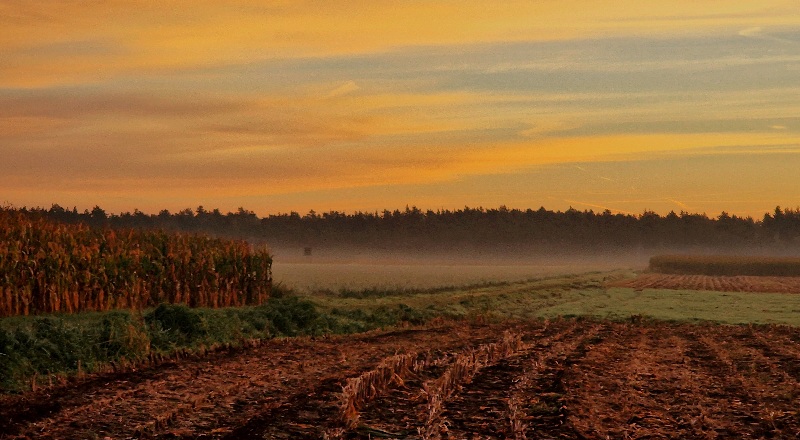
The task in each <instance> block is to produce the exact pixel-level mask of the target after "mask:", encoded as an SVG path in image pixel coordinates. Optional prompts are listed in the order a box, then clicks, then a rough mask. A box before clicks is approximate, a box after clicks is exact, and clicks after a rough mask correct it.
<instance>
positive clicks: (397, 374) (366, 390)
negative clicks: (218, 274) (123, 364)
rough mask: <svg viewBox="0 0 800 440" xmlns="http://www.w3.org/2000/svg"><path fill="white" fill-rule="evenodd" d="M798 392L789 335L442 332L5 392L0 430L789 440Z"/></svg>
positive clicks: (506, 327) (635, 325) (746, 330)
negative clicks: (10, 394) (66, 385)
mask: <svg viewBox="0 0 800 440" xmlns="http://www.w3.org/2000/svg"><path fill="white" fill-rule="evenodd" d="M343 387H344V388H343ZM798 399H800V329H798V328H795V327H787V326H757V327H753V326H721V325H689V324H678V323H673V324H670V323H658V322H648V321H646V320H645V321H639V320H638V319H633V320H632V321H631V322H610V321H594V320H588V319H578V320H576V319H556V320H551V321H542V320H537V321H527V322H524V323H519V322H515V323H504V324H481V323H472V324H466V323H461V324H459V323H440V324H438V325H437V324H432V325H429V326H426V327H419V328H407V329H399V330H394V331H383V332H372V333H368V334H363V335H359V336H349V337H328V338H320V339H316V340H313V339H309V338H297V339H290V340H272V341H268V342H264V343H260V344H257V345H256V346H254V347H251V348H249V349H244V350H234V351H220V352H217V353H215V354H212V355H210V356H208V357H205V358H193V357H190V358H188V359H182V360H175V361H168V362H165V363H161V364H159V365H155V366H151V367H145V368H142V369H139V370H137V371H128V372H122V373H116V374H114V373H108V374H105V375H101V376H96V377H92V378H89V379H87V380H85V381H83V382H81V383H80V384H78V385H75V386H69V387H55V388H53V389H48V390H41V391H37V392H31V393H28V394H24V395H21V396H6V397H4V398H2V400H0V411H1V412H2V413H4V414H6V415H7V416H8V417H4V418H2V419H0V424H3V425H2V426H0V432H2V433H5V434H0V437H3V438H40V439H63V438H105V437H110V438H139V437H151V438H208V439H211V438H231V439H233V438H236V439H263V438H287V439H288V438H292V439H305V438H359V439H368V438H498V439H499V438H607V436H608V438H685V439H688V438H703V439H705V438H773V437H774V438H795V436H797V435H798V433H800V412H799V409H798V407H797V400H798Z"/></svg>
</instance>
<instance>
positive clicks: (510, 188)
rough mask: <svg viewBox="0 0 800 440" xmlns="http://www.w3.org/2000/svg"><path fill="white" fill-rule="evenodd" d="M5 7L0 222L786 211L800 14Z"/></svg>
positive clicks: (407, 7) (667, 6)
mask: <svg viewBox="0 0 800 440" xmlns="http://www.w3.org/2000/svg"><path fill="white" fill-rule="evenodd" d="M341 3H342V4H340V5H335V4H334V5H331V4H326V3H320V2H302V1H291V2H269V3H268V4H267V6H265V4H266V3H264V2H256V1H252V2H246V1H239V2H197V1H193V2H175V1H173V2H170V1H167V2H158V4H156V3H146V2H145V3H142V2H131V1H123V0H120V1H108V2H86V1H63V2H54V3H52V4H51V3H41V2H38V3H37V2H27V1H0V48H2V53H3V59H2V61H0V153H1V154H2V157H3V158H4V159H3V160H2V161H1V162H0V188H1V190H0V191H1V192H0V203H5V204H13V205H15V206H44V207H49V206H50V205H51V204H53V203H58V204H60V205H62V206H68V207H72V206H76V207H78V209H80V210H83V209H86V208H91V207H92V206H94V205H95V204H98V205H101V206H102V207H104V208H105V209H106V210H108V211H110V212H122V211H132V210H133V209H134V208H138V209H140V210H143V211H145V212H156V211H158V210H160V209H163V208H167V209H170V210H178V209H183V208H186V207H196V206H198V205H204V206H206V207H219V208H221V209H223V210H234V209H236V208H237V207H239V206H243V207H245V208H247V209H251V210H254V211H256V212H257V213H259V214H262V215H264V214H267V213H275V212H286V211H290V210H294V211H299V212H307V211H308V210H310V209H314V210H316V211H326V210H347V211H353V210H368V211H371V210H382V209H384V208H385V209H394V208H398V207H404V206H405V205H416V206H419V207H421V208H430V209H437V208H448V209H452V208H459V207H463V206H465V205H468V206H477V205H483V206H488V207H493V206H499V205H501V204H505V205H508V206H511V207H520V208H527V207H533V208H537V207H539V206H545V207H547V208H550V209H561V210H563V209H567V208H568V207H570V206H573V207H575V208H578V209H595V210H597V209H601V208H602V209H605V208H609V209H612V210H614V211H620V212H637V213H638V212H642V211H644V210H646V209H650V210H656V211H658V212H662V213H666V212H668V211H669V210H676V211H680V210H688V211H693V212H706V213H709V214H710V215H716V214H717V213H719V212H720V211H723V210H725V211H727V212H731V213H738V214H742V215H752V216H756V217H759V216H760V215H761V214H763V213H764V212H767V211H771V210H772V209H774V207H775V206H776V205H781V206H784V207H795V206H798V205H800V178H798V177H797V173H796V172H795V171H794V170H796V169H797V165H800V82H798V81H797V78H800V30H798V29H800V26H799V25H800V4H798V3H797V2H796V1H763V0H762V1H737V2H729V1H704V2H696V1H676V2H661V3H658V2H639V1H620V0H616V1H591V2H590V1H563V2H529V1H520V2H513V1H512V2H497V4H489V3H487V2H483V1H481V2H478V1H474V2H472V1H459V2H451V1H441V2H415V1H411V2H400V3H398V2H385V1H370V2H366V1H364V2H360V1H352V2H341Z"/></svg>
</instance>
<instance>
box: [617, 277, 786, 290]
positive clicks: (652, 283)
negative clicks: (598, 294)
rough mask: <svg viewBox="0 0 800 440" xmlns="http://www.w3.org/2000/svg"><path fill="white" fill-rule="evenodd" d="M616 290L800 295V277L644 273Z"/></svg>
mask: <svg viewBox="0 0 800 440" xmlns="http://www.w3.org/2000/svg"><path fill="white" fill-rule="evenodd" d="M613 285H614V286H617V287H631V288H634V289H637V290H642V289H677V290H715V291H720V292H770V293H800V277H775V276H750V275H737V276H710V275H671V274H662V273H647V274H641V275H639V276H638V277H636V278H635V279H626V280H621V281H618V282H615V283H613Z"/></svg>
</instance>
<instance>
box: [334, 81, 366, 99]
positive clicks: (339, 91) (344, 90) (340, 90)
mask: <svg viewBox="0 0 800 440" xmlns="http://www.w3.org/2000/svg"><path fill="white" fill-rule="evenodd" d="M360 89H361V87H359V86H358V85H357V84H356V82H355V81H347V82H346V83H344V84H342V85H341V86H339V87H337V88H335V89H333V90H331V91H330V92H329V93H328V95H327V97H328V98H336V97H338V96H344V95H349V94H351V93H354V92H356V91H358V90H360Z"/></svg>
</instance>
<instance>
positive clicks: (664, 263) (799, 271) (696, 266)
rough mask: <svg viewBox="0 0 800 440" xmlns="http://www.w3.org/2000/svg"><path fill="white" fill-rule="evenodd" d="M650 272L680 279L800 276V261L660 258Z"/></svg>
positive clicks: (653, 261) (655, 261)
mask: <svg viewBox="0 0 800 440" xmlns="http://www.w3.org/2000/svg"><path fill="white" fill-rule="evenodd" d="M650 271H652V272H658V273H665V274H678V275H726V276H736V275H750V276H783V277H786V276H793V277H796V276H800V258H791V257H743V256H712V255H659V256H655V257H652V258H651V259H650Z"/></svg>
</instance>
